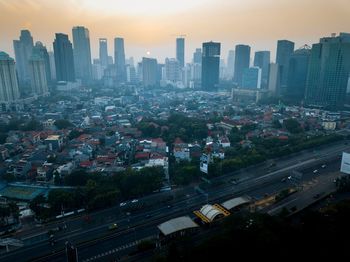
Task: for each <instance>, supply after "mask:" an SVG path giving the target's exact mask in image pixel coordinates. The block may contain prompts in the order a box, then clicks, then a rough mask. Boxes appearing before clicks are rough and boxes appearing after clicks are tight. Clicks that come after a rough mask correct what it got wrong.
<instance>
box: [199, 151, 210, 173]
mask: <svg viewBox="0 0 350 262" xmlns="http://www.w3.org/2000/svg"><path fill="white" fill-rule="evenodd" d="M208 164H209V157H208V155H206V154H202V156H201V159H200V165H199V168H200V170H201V171H202V172H203V173H206V174H208Z"/></svg>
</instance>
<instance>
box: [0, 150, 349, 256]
mask: <svg viewBox="0 0 350 262" xmlns="http://www.w3.org/2000/svg"><path fill="white" fill-rule="evenodd" d="M348 149H350V147H349V146H348V145H345V144H344V143H336V144H333V145H332V146H327V147H323V148H319V149H317V150H316V151H314V150H310V151H304V152H301V153H299V154H295V155H293V156H289V157H285V158H284V159H279V160H277V161H276V166H274V167H271V166H270V165H269V164H268V163H267V164H262V165H258V166H256V167H253V168H248V169H246V170H242V171H240V172H236V173H234V174H230V175H225V176H223V177H221V178H217V179H215V180H216V181H215V182H219V183H215V184H216V186H212V187H209V188H207V189H205V194H200V193H198V192H196V190H195V189H194V187H193V186H192V187H191V186H190V187H186V188H183V189H178V190H175V191H172V192H171V194H173V195H174V197H175V199H174V200H173V201H172V202H171V203H167V204H164V203H161V202H159V201H158V202H159V203H158V204H154V205H149V207H145V208H144V209H143V210H142V211H138V212H135V213H131V214H130V215H127V214H126V212H123V211H122V210H120V208H119V207H115V208H111V209H108V210H104V211H100V212H96V213H94V214H91V215H90V217H91V220H90V222H89V223H88V222H86V221H85V220H84V219H82V218H81V217H79V218H75V219H71V220H68V221H65V224H66V225H67V229H66V230H62V231H60V232H58V233H57V234H56V241H57V242H56V244H55V245H54V246H51V245H50V244H49V242H48V241H43V242H38V243H35V242H34V241H33V242H32V243H29V242H28V243H29V244H27V245H26V246H24V247H22V248H20V249H18V250H14V251H12V252H9V253H7V254H2V255H1V257H0V261H28V260H33V261H64V258H65V255H64V251H63V248H64V243H65V242H66V241H71V242H72V243H75V244H76V245H77V246H78V252H79V258H80V261H94V260H100V261H103V258H106V257H109V256H111V257H112V256H114V257H115V256H122V255H123V254H126V253H127V252H128V249H130V248H132V247H133V246H134V245H135V244H137V243H138V242H137V241H139V240H141V239H144V238H147V237H151V236H154V235H156V234H157V229H156V225H158V224H159V223H162V222H164V221H166V220H169V219H171V218H174V217H177V216H180V215H188V214H190V215H191V214H192V211H193V210H196V209H199V208H200V207H201V206H202V205H203V204H205V203H206V202H210V203H220V202H222V201H224V200H227V199H230V198H232V197H236V196H241V195H243V194H248V195H250V196H251V197H253V198H257V199H259V198H262V197H263V196H264V195H265V194H273V193H276V192H279V191H281V190H283V189H286V188H289V187H290V186H291V184H290V182H289V181H287V182H281V181H282V180H283V179H284V178H285V177H287V176H289V175H291V174H292V173H293V171H297V170H299V171H300V170H301V171H303V170H306V171H305V172H303V175H302V176H301V178H300V181H298V183H300V184H306V183H308V182H310V181H313V180H314V179H315V178H314V177H313V175H314V173H313V172H312V171H313V170H314V168H318V169H320V168H321V165H323V164H324V163H327V166H328V169H327V172H328V171H329V172H333V171H335V170H339V163H340V159H339V156H340V154H341V152H342V151H346V150H348ZM322 172H323V171H322ZM324 172H325V174H326V173H327V172H326V170H325V171H324ZM322 175H323V174H322V173H320V174H319V177H322ZM233 177H234V178H235V179H237V181H238V184H232V183H231V182H230V181H231V180H232V178H233ZM283 181H284V180H283ZM322 181H323V180H322ZM327 181H328V180H327ZM322 183H323V182H322ZM325 183H326V184H327V182H325ZM166 194H168V193H163V194H156V195H153V196H148V197H145V198H143V199H139V201H140V202H145V203H151V204H153V203H157V200H159V199H160V198H164V195H166ZM305 202H307V201H305ZM112 223H117V224H118V228H117V229H116V230H115V231H109V230H108V225H110V224H112ZM60 224H62V222H60ZM60 224H57V223H52V224H51V225H49V226H46V227H44V228H43V229H36V230H33V231H27V232H23V233H22V237H24V236H25V237H27V238H28V237H29V236H28V234H30V235H32V234H33V233H34V232H35V233H36V234H38V233H40V232H45V231H47V230H49V229H50V228H55V227H57V225H60Z"/></svg>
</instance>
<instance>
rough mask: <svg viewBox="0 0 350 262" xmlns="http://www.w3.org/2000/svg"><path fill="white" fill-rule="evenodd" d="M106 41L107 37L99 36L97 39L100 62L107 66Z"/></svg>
mask: <svg viewBox="0 0 350 262" xmlns="http://www.w3.org/2000/svg"><path fill="white" fill-rule="evenodd" d="M107 43H108V41H107V38H100V39H99V48H100V49H99V58H100V64H101V65H102V66H103V67H105V68H107V66H108V45H107Z"/></svg>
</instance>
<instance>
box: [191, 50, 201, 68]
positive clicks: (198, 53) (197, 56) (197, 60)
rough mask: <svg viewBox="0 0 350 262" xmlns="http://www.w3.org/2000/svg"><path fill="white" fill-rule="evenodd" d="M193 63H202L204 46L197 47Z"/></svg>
mask: <svg viewBox="0 0 350 262" xmlns="http://www.w3.org/2000/svg"><path fill="white" fill-rule="evenodd" d="M193 63H194V64H202V48H196V51H195V52H194V53H193Z"/></svg>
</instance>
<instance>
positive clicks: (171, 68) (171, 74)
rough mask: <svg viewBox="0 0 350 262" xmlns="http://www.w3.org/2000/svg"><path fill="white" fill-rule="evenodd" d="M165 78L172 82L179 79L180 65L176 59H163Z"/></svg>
mask: <svg viewBox="0 0 350 262" xmlns="http://www.w3.org/2000/svg"><path fill="white" fill-rule="evenodd" d="M165 79H166V80H167V81H170V82H173V83H176V82H178V81H181V65H180V62H179V61H178V60H177V59H175V58H170V59H169V58H166V59H165Z"/></svg>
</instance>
